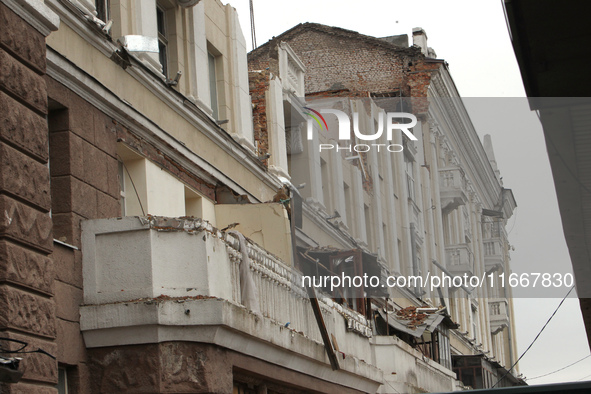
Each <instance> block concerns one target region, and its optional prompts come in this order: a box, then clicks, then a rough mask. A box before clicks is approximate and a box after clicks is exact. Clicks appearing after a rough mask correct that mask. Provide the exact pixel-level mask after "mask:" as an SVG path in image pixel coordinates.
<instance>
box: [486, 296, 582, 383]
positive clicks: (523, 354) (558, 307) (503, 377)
mask: <svg viewBox="0 0 591 394" xmlns="http://www.w3.org/2000/svg"><path fill="white" fill-rule="evenodd" d="M574 288H575V286H573V287H571V288H570V290H569V291H568V293H566V295H565V296H564V298H563V299H562V301H560V304H558V306H557V307H556V309H555V310H554V313H552V315H551V316H550V318H549V319H548V321H546V324H544V327H542V329H541V330H540V332H538V335H536V337H535V338H534V340H533V341H532V343H530V344H529V346H528V347H527V349H525V351H524V352H523V353H521V356H519V358H518V359H517V361H515V363H514V364H513V365H511V368H509V369H508V370H507V372H505V374H504V375H503V376H502V377H501V378H500V379H499V380H497V382H496V383H495V384H494V386H492V387H491V388H492V389H494V388H495V387H496V386H497V384H499V383H500V382H501V380H503V379H505V376H507V375H508V374H509V373H510V372H511V371H512V370H513V368H515V366H516V365H517V363H518V362H519V360H521V359H522V358H523V356H525V354H526V353H527V352H528V350H529V349H531V347H532V346H533V344H534V343H536V341H537V340H538V338H539V337H540V335H541V334H542V332H543V331H544V329H545V328H546V326H547V325H548V323H550V321H551V320H552V318H553V317H554V315H556V312H558V310H559V309H560V307H561V306H562V304H563V303H564V301H565V300H566V298H567V297H568V295H569V294H570V293H571V291H573V289H574Z"/></svg>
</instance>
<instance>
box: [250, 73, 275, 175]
mask: <svg viewBox="0 0 591 394" xmlns="http://www.w3.org/2000/svg"><path fill="white" fill-rule="evenodd" d="M269 78H270V72H269V71H267V70H264V69H263V70H261V71H251V72H249V73H248V83H249V90H250V97H251V100H252V107H253V108H252V120H253V131H254V140H255V141H256V146H257V151H258V152H257V154H259V155H264V154H266V153H267V152H269V131H268V123H267V91H268V90H269ZM263 164H264V165H265V166H267V165H268V160H264V162H263Z"/></svg>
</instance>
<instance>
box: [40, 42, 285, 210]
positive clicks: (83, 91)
mask: <svg viewBox="0 0 591 394" xmlns="http://www.w3.org/2000/svg"><path fill="white" fill-rule="evenodd" d="M132 60H133V59H132ZM136 65H137V64H136ZM140 68H141V67H129V68H128V69H127V71H128V72H129V73H130V74H131V75H132V76H134V77H135V78H136V79H138V80H139V81H140V82H141V83H142V84H143V85H144V86H146V87H147V88H148V89H149V90H150V91H151V92H152V93H153V94H155V95H157V96H158V97H160V98H162V99H163V100H165V102H166V103H167V104H168V105H169V106H170V107H171V108H172V109H173V110H175V111H176V112H177V113H178V114H179V115H181V116H182V117H183V118H184V119H186V120H187V121H189V122H190V123H191V124H192V125H193V126H194V127H195V128H196V129H197V130H199V131H201V132H202V133H203V134H204V135H205V136H207V137H208V138H210V139H211V140H212V141H214V142H215V143H216V145H218V146H219V147H221V148H222V149H223V150H224V151H226V152H227V153H228V154H229V155H231V156H233V157H235V158H236V159H237V160H239V161H240V162H241V163H243V165H245V167H246V168H247V169H249V170H250V171H251V172H252V173H253V174H254V175H255V176H257V177H258V178H259V179H260V180H262V181H263V182H264V183H265V184H266V185H267V186H268V187H270V188H272V189H277V188H278V187H280V186H281V183H280V182H279V180H278V179H276V178H275V177H274V176H272V175H271V174H269V173H267V172H266V171H264V169H262V168H261V166H260V165H259V164H258V163H256V162H254V161H255V160H256V159H255V158H254V157H253V156H252V155H251V154H250V153H249V152H248V151H247V150H245V149H244V148H242V147H241V146H239V145H238V144H237V143H236V142H235V141H234V140H233V139H232V138H231V137H230V136H227V135H225V134H226V132H225V131H223V130H221V129H220V128H219V126H217V125H215V124H214V122H213V121H212V120H211V119H210V118H209V117H208V116H207V115H206V114H205V113H203V112H202V111H200V110H199V109H198V108H197V107H196V106H195V105H194V104H193V103H192V102H190V101H188V99H186V98H184V96H182V95H181V94H180V93H178V92H168V91H167V88H166V87H165V86H164V84H163V83H162V82H161V81H160V82H159V83H158V82H157V81H154V80H153V79H148V73H147V72H146V71H145V70H143V69H140ZM47 74H48V75H49V76H50V77H52V78H54V79H55V80H57V81H58V82H60V83H61V84H63V85H64V86H66V87H67V88H69V89H71V90H72V91H74V92H75V93H76V94H78V95H79V96H80V97H82V98H83V99H84V100H86V101H88V102H89V103H90V104H92V105H94V106H95V107H96V108H98V109H99V110H101V111H102V112H104V113H105V114H106V115H108V116H110V117H112V118H114V119H116V120H117V121H118V122H120V123H121V124H122V125H123V126H125V127H127V128H129V129H130V130H132V131H133V132H134V134H136V135H138V136H139V137H141V138H144V139H145V140H146V141H148V142H150V143H151V144H153V145H154V146H156V147H158V149H160V150H161V151H162V152H163V153H165V154H167V155H170V156H171V157H174V158H175V159H177V160H179V163H180V164H181V165H183V166H185V167H186V168H192V169H193V171H194V172H195V174H196V175H197V176H199V177H201V178H203V179H204V180H205V181H207V182H211V183H216V180H219V181H221V182H223V183H224V184H226V185H227V186H229V187H230V188H232V189H233V190H234V191H235V192H236V193H238V194H247V195H249V196H250V197H252V198H254V199H255V200H258V198H256V197H255V196H253V195H252V194H251V193H250V192H248V191H247V190H246V189H244V188H242V186H240V185H239V184H238V183H236V182H235V181H234V180H232V179H231V178H229V177H228V176H227V175H226V174H224V173H222V172H221V171H220V170H218V169H217V168H215V167H214V166H212V165H211V164H210V163H209V162H207V161H206V160H204V159H203V158H201V157H199V156H198V155H197V154H195V153H194V152H193V151H191V150H190V149H188V148H187V147H186V146H185V144H184V143H183V142H182V141H179V140H177V139H176V138H174V137H173V136H171V135H170V134H169V133H167V132H166V131H165V130H163V129H161V128H160V127H158V126H157V125H156V124H155V123H153V122H152V121H151V120H150V119H149V118H147V117H146V116H144V115H143V114H141V113H140V112H139V111H137V110H136V109H135V108H133V106H131V105H130V104H129V103H127V102H125V101H123V100H122V99H120V98H119V97H117V96H116V95H115V94H114V93H113V92H111V91H110V90H108V89H107V88H106V87H105V86H103V85H102V84H100V83H99V82H98V81H96V80H95V79H94V78H92V77H90V76H88V75H87V74H86V73H85V72H84V71H83V70H81V69H79V68H78V67H76V66H75V65H74V64H72V63H71V62H70V61H68V60H67V59H65V58H64V57H62V56H61V55H60V54H59V53H58V52H56V51H55V50H53V49H51V48H49V47H48V51H47ZM171 93H172V94H171ZM188 109H191V111H189V110H188ZM195 166H197V167H199V168H201V169H202V170H201V171H199V170H197V171H195Z"/></svg>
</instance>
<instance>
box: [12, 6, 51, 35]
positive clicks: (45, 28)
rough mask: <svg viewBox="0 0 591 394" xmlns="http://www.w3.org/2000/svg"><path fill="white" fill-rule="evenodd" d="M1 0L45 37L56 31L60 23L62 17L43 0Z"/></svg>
mask: <svg viewBox="0 0 591 394" xmlns="http://www.w3.org/2000/svg"><path fill="white" fill-rule="evenodd" d="M0 1H1V2H2V3H4V4H5V5H6V6H7V7H8V8H10V9H11V10H12V11H14V13H15V14H17V15H18V16H20V17H21V18H23V19H24V20H25V21H27V22H28V23H29V24H30V25H31V26H33V27H34V28H35V29H36V30H37V31H39V33H41V34H43V35H44V36H45V37H47V36H48V35H49V34H50V33H51V32H52V31H56V30H57V29H58V27H59V25H60V18H59V17H58V16H57V14H55V13H54V12H53V11H52V10H51V9H49V8H48V7H47V6H46V5H45V3H44V2H43V1H42V0H0Z"/></svg>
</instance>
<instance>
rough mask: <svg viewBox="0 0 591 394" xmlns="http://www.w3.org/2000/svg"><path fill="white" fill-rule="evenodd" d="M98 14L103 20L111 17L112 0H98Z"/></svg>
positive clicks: (96, 2)
mask: <svg viewBox="0 0 591 394" xmlns="http://www.w3.org/2000/svg"><path fill="white" fill-rule="evenodd" d="M95 7H96V16H97V18H99V19H100V20H102V21H103V22H107V21H108V20H109V19H111V0H96V1H95Z"/></svg>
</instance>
